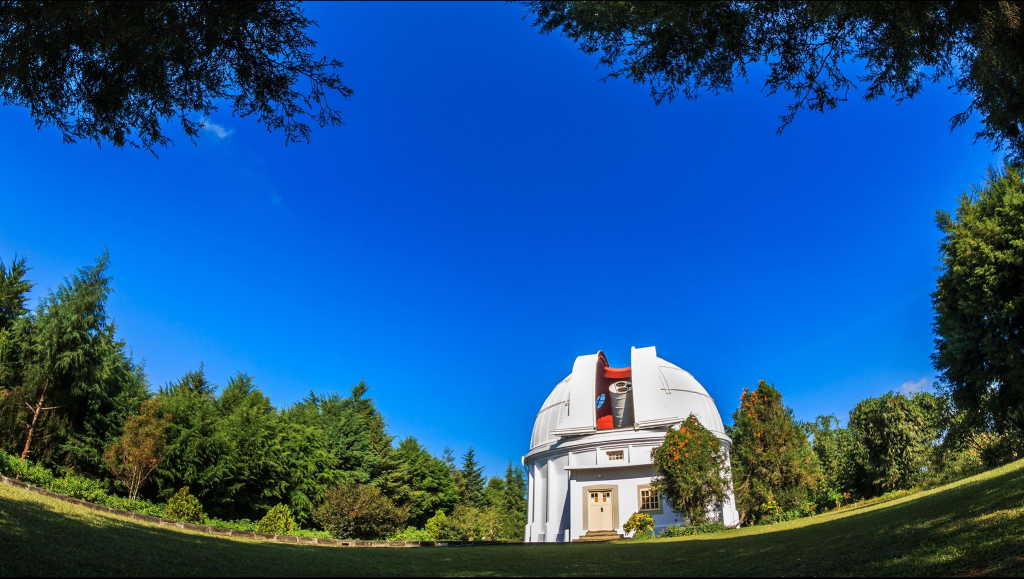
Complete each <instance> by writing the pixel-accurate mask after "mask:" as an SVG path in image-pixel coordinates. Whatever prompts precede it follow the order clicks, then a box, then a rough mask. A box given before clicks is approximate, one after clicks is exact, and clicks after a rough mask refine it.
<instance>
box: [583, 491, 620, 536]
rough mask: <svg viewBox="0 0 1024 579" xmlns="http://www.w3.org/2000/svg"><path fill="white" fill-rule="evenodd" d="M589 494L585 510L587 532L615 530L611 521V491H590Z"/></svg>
mask: <svg viewBox="0 0 1024 579" xmlns="http://www.w3.org/2000/svg"><path fill="white" fill-rule="evenodd" d="M589 494H590V500H589V501H588V504H587V508H588V509H589V511H588V512H587V519H588V520H587V523H588V524H587V527H588V528H587V530H588V531H612V530H615V522H614V521H613V520H612V491H610V490H607V491H603V490H599V491H590V493H589Z"/></svg>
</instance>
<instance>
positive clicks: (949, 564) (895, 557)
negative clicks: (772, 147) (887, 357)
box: [0, 461, 1024, 576]
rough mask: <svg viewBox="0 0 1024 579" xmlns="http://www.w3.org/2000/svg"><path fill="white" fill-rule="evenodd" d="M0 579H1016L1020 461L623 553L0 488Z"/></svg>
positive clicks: (1023, 538) (1022, 520)
mask: <svg viewBox="0 0 1024 579" xmlns="http://www.w3.org/2000/svg"><path fill="white" fill-rule="evenodd" d="M0 575H334V576H347V575H615V576H638V575H1017V576H1020V575H1024V461H1017V462H1015V463H1013V464H1011V465H1008V466H1005V467H1002V468H999V469H996V470H993V471H990V472H987V473H984V474H982V475H979V476H975V477H972V478H969V479H965V480H963V481H960V482H957V483H953V484H951V485H947V486H944V487H939V488H937V489H933V490H930V491H927V492H922V493H917V494H913V495H909V496H906V497H902V498H898V499H893V500H890V501H884V502H878V503H874V504H870V505H860V506H853V507H849V508H846V509H842V510H839V511H835V512H832V513H827V514H824V515H818V516H815V517H810V518H806V519H801V520H798V521H791V522H789V523H782V524H778V525H774V526H770V527H752V528H748V529H739V530H735V531H727V532H725V533H720V534H716V535H711V536H704V537H687V538H680V539H666V540H657V541H651V542H638V543H632V542H630V541H620V542H616V543H603V544H571V545H550V546H525V545H524V546H518V545H514V546H498V547H470V548H414V549H357V548H344V547H316V546H300V545H281V544H275V543H259V542H255V541H247V540H242V539H233V538H222V537H213V536H208V535H201V534H195V533H188V532H183V531H179V530H176V529H175V530H172V529H168V528H163V527H159V526H156V525H150V524H146V523H139V522H135V521H130V520H127V519H122V518H119V517H115V516H110V515H107V514H104V513H98V512H94V511H90V510H88V509H84V508H81V507H78V506H74V505H70V504H67V503H63V502H60V501H55V500H52V499H48V498H46V497H42V496H39V495H36V494H33V493H30V492H28V491H25V490H22V489H18V488H15V487H12V486H9V485H3V484H0Z"/></svg>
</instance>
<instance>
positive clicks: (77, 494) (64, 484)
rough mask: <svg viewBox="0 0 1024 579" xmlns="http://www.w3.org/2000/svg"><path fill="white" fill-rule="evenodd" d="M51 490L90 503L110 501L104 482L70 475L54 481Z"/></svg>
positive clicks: (50, 486)
mask: <svg viewBox="0 0 1024 579" xmlns="http://www.w3.org/2000/svg"><path fill="white" fill-rule="evenodd" d="M49 490H51V491H53V492H55V493H60V494H62V495H65V496H69V497H72V498H76V499H81V500H83V501H88V502H90V503H97V504H105V503H106V502H107V501H108V500H109V499H110V496H109V495H108V494H107V489H106V485H105V484H103V483H102V482H100V481H98V480H94V479H90V478H86V477H84V476H81V475H76V474H70V473H69V474H65V475H64V476H62V477H60V478H55V479H53V482H51V483H50V485H49Z"/></svg>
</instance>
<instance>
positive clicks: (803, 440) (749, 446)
mask: <svg viewBox="0 0 1024 579" xmlns="http://www.w3.org/2000/svg"><path fill="white" fill-rule="evenodd" d="M732 419H733V426H731V427H729V429H728V432H729V436H730V437H732V475H733V481H734V487H733V490H734V491H735V493H736V505H737V507H738V510H739V511H740V516H741V520H748V521H752V522H755V523H756V522H758V521H762V520H773V518H774V517H776V516H777V515H780V514H781V513H783V512H786V511H794V510H796V511H803V510H806V505H807V503H808V499H809V498H810V493H811V490H812V488H813V487H814V485H815V483H816V482H817V478H818V464H817V459H816V458H815V456H814V451H813V450H812V449H811V445H810V443H808V441H807V436H806V434H805V433H804V431H803V428H801V426H800V425H799V424H798V423H797V422H796V421H795V420H793V411H792V410H790V409H789V408H786V407H785V406H784V405H783V403H782V394H781V393H779V391H778V390H776V389H775V388H774V387H773V386H771V385H769V384H768V383H767V382H765V381H764V380H761V381H760V382H758V384H757V389H756V390H754V391H753V392H751V391H750V389H748V388H744V390H743V395H742V396H741V397H740V407H739V408H737V409H736V411H735V412H734V413H733V415H732Z"/></svg>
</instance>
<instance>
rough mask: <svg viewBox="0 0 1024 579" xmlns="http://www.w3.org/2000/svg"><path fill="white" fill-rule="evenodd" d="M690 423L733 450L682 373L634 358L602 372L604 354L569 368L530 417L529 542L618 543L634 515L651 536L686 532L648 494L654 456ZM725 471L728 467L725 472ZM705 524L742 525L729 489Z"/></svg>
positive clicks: (650, 351) (703, 397)
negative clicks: (606, 539) (672, 528)
mask: <svg viewBox="0 0 1024 579" xmlns="http://www.w3.org/2000/svg"><path fill="white" fill-rule="evenodd" d="M690 414H693V415H695V416H696V417H697V419H698V420H700V422H701V424H703V425H704V427H705V428H707V429H708V430H710V431H711V432H712V433H714V434H715V435H716V436H717V437H718V439H719V441H720V444H721V445H722V447H723V449H724V450H726V457H728V450H729V448H730V446H731V444H732V441H731V439H730V438H729V437H728V436H726V435H725V428H724V427H723V425H722V418H721V416H719V414H718V409H717V408H716V407H715V401H714V400H712V399H711V396H709V395H708V393H707V391H706V390H705V389H704V387H703V386H701V385H700V383H699V382H697V380H695V379H694V378H693V376H691V375H690V373H689V372H687V371H685V370H683V369H682V368H680V367H679V366H676V365H675V364H672V363H671V362H667V361H665V360H662V359H661V358H659V357H658V355H657V353H656V352H655V349H654V348H653V347H650V348H632V349H631V352H630V366H629V367H628V368H609V367H608V361H607V360H606V359H605V356H604V353H602V352H598V353H596V354H590V355H587V356H580V357H578V358H576V362H575V363H574V364H573V367H572V373H571V374H569V376H568V377H566V379H565V380H562V381H561V382H559V383H558V385H556V386H555V388H554V390H552V391H551V394H550V395H548V398H547V400H545V401H544V405H543V406H542V407H541V409H540V412H539V413H537V420H536V422H535V423H534V426H533V437H532V440H531V441H530V452H529V453H527V454H526V456H524V457H523V464H524V465H525V466H526V470H527V473H528V475H529V496H530V498H529V506H528V511H527V512H528V514H527V523H526V541H527V542H545V541H546V542H554V541H559V542H561V541H573V540H577V539H580V538H585V537H586V536H587V534H588V533H589V534H590V536H591V537H593V536H595V535H597V536H602V535H603V536H607V535H608V534H610V533H622V525H623V524H624V523H625V522H626V521H627V520H628V519H629V517H630V515H632V514H633V513H637V512H640V513H647V514H649V515H651V516H652V517H654V524H655V532H661V530H662V529H664V528H665V527H667V526H669V525H684V524H685V523H686V521H685V520H683V519H682V518H681V517H680V516H679V515H677V514H676V513H675V512H673V511H672V508H671V505H669V504H667V502H666V500H665V499H664V497H662V496H659V495H658V493H656V492H654V491H653V490H652V489H651V486H650V483H651V479H652V478H654V477H655V476H656V474H657V473H656V472H655V470H654V466H653V465H652V463H651V451H652V450H653V449H654V448H656V447H658V446H660V445H661V443H662V442H663V441H664V439H665V434H666V433H667V432H668V430H669V428H670V427H673V426H678V425H679V423H681V422H682V421H683V420H685V419H686V418H687V417H688V416H689V415H690ZM727 468H728V463H727ZM708 508H709V511H710V515H711V519H712V520H717V521H720V522H722V523H724V524H725V525H726V526H734V525H736V524H737V523H738V522H739V516H738V514H737V512H736V507H735V499H734V496H733V493H732V488H731V486H730V490H729V493H728V495H727V497H726V500H725V501H724V502H723V504H718V505H709V506H708Z"/></svg>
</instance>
